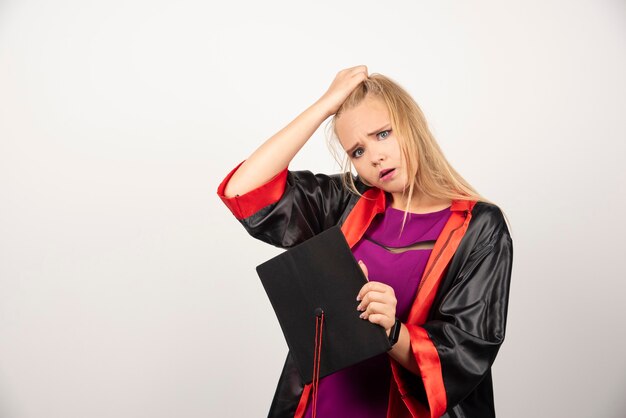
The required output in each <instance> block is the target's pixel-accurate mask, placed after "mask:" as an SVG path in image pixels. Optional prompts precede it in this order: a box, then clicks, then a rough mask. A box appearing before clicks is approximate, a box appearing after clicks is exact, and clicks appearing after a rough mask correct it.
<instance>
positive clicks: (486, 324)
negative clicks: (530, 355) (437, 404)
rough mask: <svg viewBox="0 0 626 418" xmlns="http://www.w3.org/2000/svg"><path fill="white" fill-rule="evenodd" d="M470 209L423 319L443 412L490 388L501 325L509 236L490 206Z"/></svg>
mask: <svg viewBox="0 0 626 418" xmlns="http://www.w3.org/2000/svg"><path fill="white" fill-rule="evenodd" d="M475 211H476V213H474V211H473V216H474V219H473V220H472V222H473V223H474V224H473V225H472V222H470V227H469V228H468V231H467V233H466V236H465V237H464V240H463V241H464V242H462V243H461V245H460V246H459V249H458V250H457V255H459V257H456V255H455V257H453V260H452V262H451V265H450V268H449V271H448V275H447V279H446V280H445V282H444V283H442V286H441V287H440V289H439V291H438V294H437V297H436V299H435V303H434V305H433V308H434V309H433V310H432V311H431V314H430V318H429V320H428V321H427V322H426V323H425V324H424V328H425V329H426V331H427V332H428V335H429V337H430V339H431V340H432V341H433V344H434V345H435V347H436V349H437V352H438V354H439V358H440V361H441V370H442V375H443V381H444V386H445V389H446V396H447V405H448V410H449V412H452V411H450V410H451V409H453V408H455V406H456V405H457V404H459V403H460V402H461V401H463V400H464V399H466V398H468V399H467V400H466V403H467V402H472V400H471V399H472V398H475V397H476V395H478V394H480V392H484V394H485V395H488V392H491V390H492V389H491V374H490V370H491V365H492V363H493V362H494V360H495V358H496V354H497V353H498V350H499V348H500V346H501V344H502V342H503V341H504V334H505V327H506V316H507V308H508V299H509V284H510V278H511V270H512V260H513V245H512V241H511V237H510V235H509V232H508V229H507V227H506V223H505V222H504V218H503V216H502V213H501V212H500V210H499V209H498V208H497V207H496V206H494V205H489V204H484V203H482V204H477V208H476V210H475ZM481 383H483V385H481ZM479 386H482V388H479ZM470 395H471V396H470ZM476 400H477V401H479V402H481V400H480V399H476ZM482 402H484V399H483V400H482ZM484 406H486V405H483V407H484ZM467 407H469V405H466V408H464V409H467ZM451 416H455V415H454V413H452V415H451ZM463 416H465V415H463ZM484 416H490V414H486V415H484Z"/></svg>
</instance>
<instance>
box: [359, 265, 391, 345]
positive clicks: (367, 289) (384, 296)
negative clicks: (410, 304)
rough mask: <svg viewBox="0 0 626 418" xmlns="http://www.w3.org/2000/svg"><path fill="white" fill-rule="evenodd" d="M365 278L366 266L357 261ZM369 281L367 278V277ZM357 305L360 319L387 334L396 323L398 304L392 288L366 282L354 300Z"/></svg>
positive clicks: (379, 283)
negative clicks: (377, 326)
mask: <svg viewBox="0 0 626 418" xmlns="http://www.w3.org/2000/svg"><path fill="white" fill-rule="evenodd" d="M359 266H361V269H362V270H363V273H364V274H365V277H368V271H367V266H366V265H365V263H363V262H362V261H359ZM368 280H369V277H368ZM356 299H357V300H358V301H360V302H361V303H359V305H358V306H357V310H359V311H361V312H362V313H361V315H360V316H361V318H363V319H366V320H368V321H370V322H371V323H373V324H378V325H380V326H381V327H383V328H384V329H385V331H386V332H387V334H389V330H390V329H391V327H393V324H394V323H395V322H396V305H397V303H398V301H397V299H396V294H395V292H394V291H393V288H392V287H391V286H389V285H386V284H384V283H381V282H373V281H369V282H367V283H366V284H365V285H364V286H363V287H362V288H361V290H360V291H359V294H358V295H357V298H356Z"/></svg>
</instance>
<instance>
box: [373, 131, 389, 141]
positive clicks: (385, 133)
mask: <svg viewBox="0 0 626 418" xmlns="http://www.w3.org/2000/svg"><path fill="white" fill-rule="evenodd" d="M389 134H391V129H388V130H386V131H381V132H379V133H377V134H376V136H377V137H378V139H385V138H387V137H388V136H389Z"/></svg>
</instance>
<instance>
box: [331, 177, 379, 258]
mask: <svg viewBox="0 0 626 418" xmlns="http://www.w3.org/2000/svg"><path fill="white" fill-rule="evenodd" d="M384 211H385V193H384V192H383V191H382V190H380V189H378V188H371V189H368V190H367V191H366V192H365V193H363V197H361V198H360V199H359V200H358V201H357V202H356V204H355V205H354V208H352V211H350V214H349V215H348V217H347V218H346V220H345V222H344V223H343V225H342V226H341V231H342V232H343V235H344V236H345V237H346V241H347V242H348V245H349V246H350V248H352V247H354V246H355V245H356V243H357V242H359V240H360V239H361V237H362V236H363V234H365V231H366V230H367V227H369V225H370V223H372V219H374V216H376V214H378V213H381V212H384Z"/></svg>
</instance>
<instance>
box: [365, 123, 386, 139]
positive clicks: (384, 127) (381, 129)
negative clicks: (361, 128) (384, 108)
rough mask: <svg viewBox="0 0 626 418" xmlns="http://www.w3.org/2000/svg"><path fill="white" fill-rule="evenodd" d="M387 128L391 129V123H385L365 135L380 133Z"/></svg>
mask: <svg viewBox="0 0 626 418" xmlns="http://www.w3.org/2000/svg"><path fill="white" fill-rule="evenodd" d="M389 129H391V124H390V123H386V124H384V125H383V127H382V128H378V129H376V130H375V131H374V132H370V133H369V134H367V136H372V135H375V134H377V133H380V132H382V131H386V130H389Z"/></svg>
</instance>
